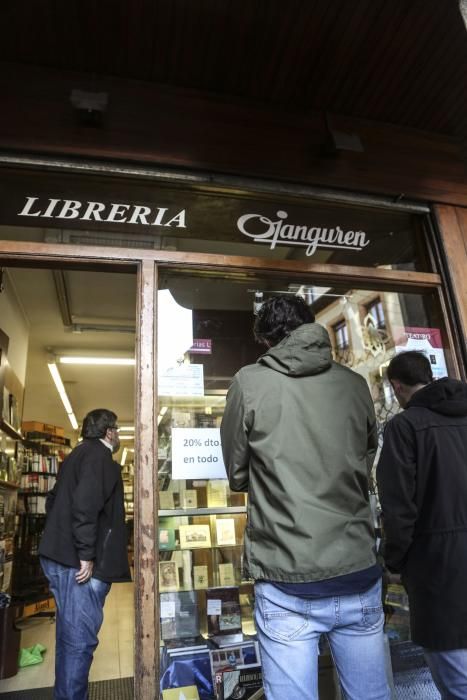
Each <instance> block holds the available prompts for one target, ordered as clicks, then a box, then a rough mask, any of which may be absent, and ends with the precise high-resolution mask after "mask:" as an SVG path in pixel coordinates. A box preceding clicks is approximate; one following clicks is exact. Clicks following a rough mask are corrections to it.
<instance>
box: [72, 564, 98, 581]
mask: <svg viewBox="0 0 467 700" xmlns="http://www.w3.org/2000/svg"><path fill="white" fill-rule="evenodd" d="M79 563H80V569H79V571H78V573H77V574H76V576H75V578H76V582H77V583H86V581H89V579H90V578H91V576H92V569H93V566H94V562H93V561H81V560H80V562H79Z"/></svg>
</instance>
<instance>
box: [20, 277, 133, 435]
mask: <svg viewBox="0 0 467 700" xmlns="http://www.w3.org/2000/svg"><path fill="white" fill-rule="evenodd" d="M7 274H8V279H9V281H10V284H11V285H12V287H13V288H14V291H15V296H16V299H17V301H18V302H19V305H20V307H21V311H22V314H23V316H24V319H25V321H26V324H27V326H28V327H29V347H28V361H27V370H26V382H25V395H24V410H23V420H36V421H40V422H44V423H49V424H53V425H57V426H62V427H63V428H64V429H65V433H66V435H67V436H68V437H71V438H73V440H74V441H76V438H77V432H76V431H73V429H72V427H71V425H70V422H69V419H68V416H67V414H66V412H65V409H64V407H63V404H62V401H61V399H60V397H59V394H58V391H57V389H56V387H55V385H54V382H53V380H52V376H51V374H50V372H49V369H48V362H50V361H51V359H52V357H53V356H55V357H56V358H59V357H60V356H70V355H71V356H76V355H78V356H83V355H86V356H89V355H91V356H97V357H131V358H133V357H134V353H135V314H136V275H131V274H120V273H105V272H101V271H99V272H97V271H96V272H94V271H93V272H89V271H78V270H66V271H63V270H47V269H30V268H28V269H23V268H8V272H7ZM64 306H65V307H67V308H68V312H69V314H70V318H69V319H67V318H66V317H64V314H65V313H66V312H65V308H64ZM69 321H71V322H72V323H71V325H67V323H68V322H69ZM118 329H120V330H118ZM57 367H58V368H59V372H60V376H61V378H62V381H63V384H64V386H65V389H66V392H67V395H68V397H69V399H70V402H71V405H72V407H73V411H74V413H75V415H76V417H77V420H78V422H79V423H80V424H81V421H82V419H83V418H84V416H85V415H86V413H87V412H88V411H90V410H91V409H93V408H100V407H105V408H110V409H111V410H113V411H114V412H115V413H116V414H117V415H118V417H119V423H120V424H121V425H130V426H132V425H133V423H134V417H133V416H134V375H135V370H134V366H131V365H130V366H105V365H104V366H94V365H74V364H60V363H59V362H58V363H57ZM128 446H131V447H132V446H133V445H132V443H131V442H129V443H128Z"/></svg>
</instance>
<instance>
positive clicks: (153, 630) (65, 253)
mask: <svg viewBox="0 0 467 700" xmlns="http://www.w3.org/2000/svg"><path fill="white" fill-rule="evenodd" d="M0 265H1V266H10V267H42V268H44V267H46V268H49V269H50V268H57V267H60V268H65V269H91V270H96V269H97V270H102V271H104V270H105V271H107V272H109V271H110V272H112V271H113V272H119V271H120V272H125V271H126V272H130V271H131V272H134V271H135V270H136V272H137V288H138V293H137V310H136V320H137V329H136V335H137V339H136V340H137V342H136V347H137V367H136V377H137V381H136V386H135V392H136V396H135V399H136V400H135V408H136V416H135V431H136V435H137V436H138V440H137V442H136V444H135V490H134V491H135V650H134V651H135V675H134V697H135V698H138V700H155V699H157V698H158V697H159V668H160V666H159V616H158V606H157V600H158V576H157V571H158V547H157V542H158V539H157V531H158V530H157V529H158V489H157V478H156V466H157V461H156V459H155V455H157V411H156V407H157V400H158V397H157V386H156V378H157V366H156V342H157V337H156V325H155V317H156V313H157V287H158V278H157V275H158V269H159V268H170V269H179V270H184V271H189V270H192V271H193V272H195V271H204V272H209V271H211V272H212V273H216V272H223V273H225V272H227V271H228V272H229V273H231V274H234V275H235V274H239V275H242V276H243V275H245V273H252V274H253V273H260V274H262V275H269V276H274V277H275V278H277V277H281V276H283V277H285V276H287V277H288V278H289V279H290V276H291V275H299V274H307V275H313V280H314V281H316V282H320V281H327V282H329V280H330V279H337V280H338V282H339V283H340V284H342V283H348V284H350V285H354V286H357V285H359V286H360V287H362V286H363V287H364V288H367V287H368V286H369V285H370V286H371V289H375V290H383V291H384V290H386V289H392V290H394V288H397V291H400V292H409V293H410V292H422V291H433V292H436V291H437V292H438V294H439V296H440V299H441V301H442V300H443V285H442V279H441V276H440V275H439V274H436V273H426V272H410V271H397V270H383V269H375V268H363V267H351V266H344V265H323V264H319V263H311V262H307V261H276V260H270V259H264V258H253V257H239V256H225V255H211V254H196V253H177V252H172V251H154V250H135V249H127V248H107V247H102V246H86V247H81V246H80V247H78V246H74V245H65V244H55V243H54V244H51V243H31V242H25V241H1V240H0ZM451 323H452V318H448V319H447V323H446V326H447V331H448V334H449V338H450V339H451V340H452V339H453V333H452V329H451ZM453 351H454V352H453V355H454V357H457V352H456V348H455V347H453ZM456 361H457V371H458V372H459V361H458V358H457V360H456Z"/></svg>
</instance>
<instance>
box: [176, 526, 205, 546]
mask: <svg viewBox="0 0 467 700" xmlns="http://www.w3.org/2000/svg"><path fill="white" fill-rule="evenodd" d="M179 533H180V548H181V549H198V548H202V547H211V529H210V527H209V525H180V527H179Z"/></svg>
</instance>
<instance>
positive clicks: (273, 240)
mask: <svg viewBox="0 0 467 700" xmlns="http://www.w3.org/2000/svg"><path fill="white" fill-rule="evenodd" d="M277 217H278V219H277V220H276V221H274V220H273V219H270V218H269V217H267V216H263V215H261V214H244V216H241V217H240V218H239V219H238V221H237V226H238V229H239V230H240V231H241V232H242V233H243V235H244V236H247V237H248V238H252V239H253V240H254V242H255V243H267V244H269V247H270V249H271V250H274V248H275V247H276V246H277V245H284V246H292V245H298V246H302V247H304V248H306V254H307V255H314V254H315V253H316V251H317V249H318V248H335V249H336V248H337V249H340V250H352V251H359V250H363V249H364V248H366V247H367V245H369V243H370V241H369V240H368V239H367V237H366V233H365V232H364V231H344V230H343V229H341V228H340V226H336V228H321V227H320V226H310V227H309V226H306V225H295V224H286V223H284V221H285V219H287V217H288V213H287V212H286V211H282V210H279V211H278V212H277ZM258 224H260V225H259V226H258ZM258 229H259V230H258Z"/></svg>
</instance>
